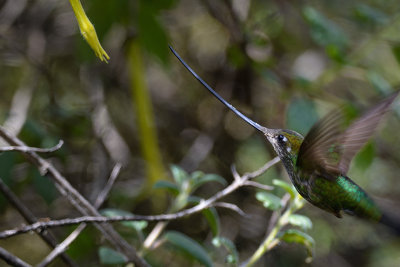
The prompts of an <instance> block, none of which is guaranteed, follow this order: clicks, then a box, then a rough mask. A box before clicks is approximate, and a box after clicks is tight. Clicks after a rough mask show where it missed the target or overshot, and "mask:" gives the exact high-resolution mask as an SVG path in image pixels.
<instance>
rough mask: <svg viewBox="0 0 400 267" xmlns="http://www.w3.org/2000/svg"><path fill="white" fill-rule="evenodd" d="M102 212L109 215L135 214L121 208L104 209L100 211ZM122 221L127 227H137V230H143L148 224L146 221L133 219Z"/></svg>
mask: <svg viewBox="0 0 400 267" xmlns="http://www.w3.org/2000/svg"><path fill="white" fill-rule="evenodd" d="M100 214H102V215H103V216H107V217H114V216H131V215H133V214H132V213H130V212H129V211H126V210H119V209H104V210H101V211H100ZM120 223H121V224H122V225H124V226H126V227H129V228H132V229H135V230H136V231H142V230H143V229H144V228H146V227H147V224H148V223H147V222H146V221H131V222H120Z"/></svg>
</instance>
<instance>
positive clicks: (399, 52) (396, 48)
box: [392, 45, 400, 64]
mask: <svg viewBox="0 0 400 267" xmlns="http://www.w3.org/2000/svg"><path fill="white" fill-rule="evenodd" d="M392 52H393V54H394V56H395V58H396V60H397V63H398V64H400V45H393V46H392Z"/></svg>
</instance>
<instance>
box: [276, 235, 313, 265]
mask: <svg viewBox="0 0 400 267" xmlns="http://www.w3.org/2000/svg"><path fill="white" fill-rule="evenodd" d="M278 238H279V239H280V240H282V241H284V242H287V243H298V244H302V245H304V246H305V247H306V249H307V255H308V257H307V258H306V262H307V263H309V262H311V261H312V259H313V256H314V249H315V242H314V239H313V238H312V237H311V236H309V235H307V234H306V233H303V232H301V231H299V230H296V229H289V230H286V231H284V232H281V233H279V235H278Z"/></svg>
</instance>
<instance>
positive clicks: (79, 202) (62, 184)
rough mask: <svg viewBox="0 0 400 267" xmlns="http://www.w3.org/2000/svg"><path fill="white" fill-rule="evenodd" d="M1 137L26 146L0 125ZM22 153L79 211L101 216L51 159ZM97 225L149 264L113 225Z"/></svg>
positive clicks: (141, 262)
mask: <svg viewBox="0 0 400 267" xmlns="http://www.w3.org/2000/svg"><path fill="white" fill-rule="evenodd" d="M0 137H2V138H3V139H4V140H5V141H6V142H8V143H9V144H10V145H12V146H26V145H25V144H24V142H22V141H21V140H20V139H18V138H17V137H14V136H12V135H10V134H8V133H7V131H6V130H5V129H4V128H3V127H0ZM22 153H23V154H24V155H25V156H26V157H27V159H28V160H30V161H31V162H32V163H33V164H34V165H36V166H37V167H38V168H39V171H40V173H41V174H42V175H43V176H44V175H47V176H48V177H49V178H51V179H52V180H53V181H54V182H55V186H56V188H57V189H58V190H59V191H60V193H61V194H62V195H63V196H64V197H66V198H67V199H68V201H69V202H70V203H71V204H72V205H73V206H74V207H75V208H76V209H77V210H78V211H79V212H81V213H82V214H83V215H85V216H100V213H99V212H98V211H97V209H96V208H95V207H94V206H93V205H92V204H90V203H89V201H87V199H86V198H84V197H83V196H82V195H81V194H80V193H79V192H78V191H77V190H76V189H75V188H74V187H73V186H72V185H71V184H70V183H69V182H68V180H67V179H66V178H65V177H64V176H62V175H61V173H60V172H59V171H58V170H57V169H56V168H55V167H54V166H53V165H52V164H51V163H50V162H49V161H47V160H45V159H43V158H42V157H40V156H39V155H38V154H37V153H36V152H32V151H27V152H22ZM95 226H96V227H97V228H98V229H99V230H100V231H101V232H102V234H103V235H104V237H105V238H106V239H107V240H109V241H110V242H111V244H113V245H114V246H115V247H116V249H117V250H119V251H121V252H122V253H123V254H125V255H126V256H127V257H128V259H129V261H132V262H133V263H135V265H137V266H148V263H147V262H146V261H145V260H144V259H142V258H140V257H139V256H138V255H137V253H136V250H135V249H134V248H133V247H132V246H130V245H129V244H128V242H126V240H124V239H123V238H122V237H121V236H120V235H119V234H118V233H117V232H116V231H115V230H114V228H113V227H112V226H111V225H108V224H104V225H98V224H95Z"/></svg>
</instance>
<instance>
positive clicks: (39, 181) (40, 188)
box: [32, 167, 57, 204]
mask: <svg viewBox="0 0 400 267" xmlns="http://www.w3.org/2000/svg"><path fill="white" fill-rule="evenodd" d="M32 176H33V184H34V187H35V190H36V191H37V192H38V193H39V195H40V196H41V197H42V198H43V199H44V200H45V201H46V203H47V204H50V203H52V202H53V200H54V199H55V198H56V197H57V189H56V187H55V186H54V183H53V182H52V181H51V180H50V179H47V178H46V177H43V176H41V175H40V173H39V171H38V170H37V168H34V167H32Z"/></svg>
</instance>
